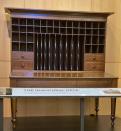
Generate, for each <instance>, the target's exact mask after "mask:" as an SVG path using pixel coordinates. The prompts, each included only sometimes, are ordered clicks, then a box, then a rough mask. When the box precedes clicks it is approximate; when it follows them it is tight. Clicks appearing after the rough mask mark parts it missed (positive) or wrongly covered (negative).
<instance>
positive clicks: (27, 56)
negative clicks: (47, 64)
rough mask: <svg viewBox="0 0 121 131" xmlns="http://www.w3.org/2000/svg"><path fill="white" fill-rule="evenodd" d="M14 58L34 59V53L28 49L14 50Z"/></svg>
mask: <svg viewBox="0 0 121 131" xmlns="http://www.w3.org/2000/svg"><path fill="white" fill-rule="evenodd" d="M12 60H34V53H33V52H26V51H12Z"/></svg>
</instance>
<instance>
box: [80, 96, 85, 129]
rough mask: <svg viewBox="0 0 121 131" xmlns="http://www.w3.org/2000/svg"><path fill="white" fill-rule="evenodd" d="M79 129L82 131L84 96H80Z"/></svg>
mask: <svg viewBox="0 0 121 131" xmlns="http://www.w3.org/2000/svg"><path fill="white" fill-rule="evenodd" d="M80 131H84V98H80Z"/></svg>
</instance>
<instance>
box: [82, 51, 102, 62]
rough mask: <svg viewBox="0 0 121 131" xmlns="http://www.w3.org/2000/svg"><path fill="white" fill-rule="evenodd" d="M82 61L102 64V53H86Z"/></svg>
mask: <svg viewBox="0 0 121 131" xmlns="http://www.w3.org/2000/svg"><path fill="white" fill-rule="evenodd" d="M84 61H85V62H86V61H90V62H104V54H103V53H98V54H95V53H86V54H85V55H84Z"/></svg>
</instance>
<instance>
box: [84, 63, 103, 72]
mask: <svg viewBox="0 0 121 131" xmlns="http://www.w3.org/2000/svg"><path fill="white" fill-rule="evenodd" d="M104 68H105V66H104V63H103V62H85V63H84V70H85V71H104Z"/></svg>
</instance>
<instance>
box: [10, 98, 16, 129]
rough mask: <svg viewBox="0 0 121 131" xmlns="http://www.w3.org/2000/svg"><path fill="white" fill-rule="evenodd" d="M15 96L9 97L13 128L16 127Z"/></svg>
mask: <svg viewBox="0 0 121 131" xmlns="http://www.w3.org/2000/svg"><path fill="white" fill-rule="evenodd" d="M16 113H17V98H11V115H12V120H11V121H12V124H13V128H15V127H16Z"/></svg>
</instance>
